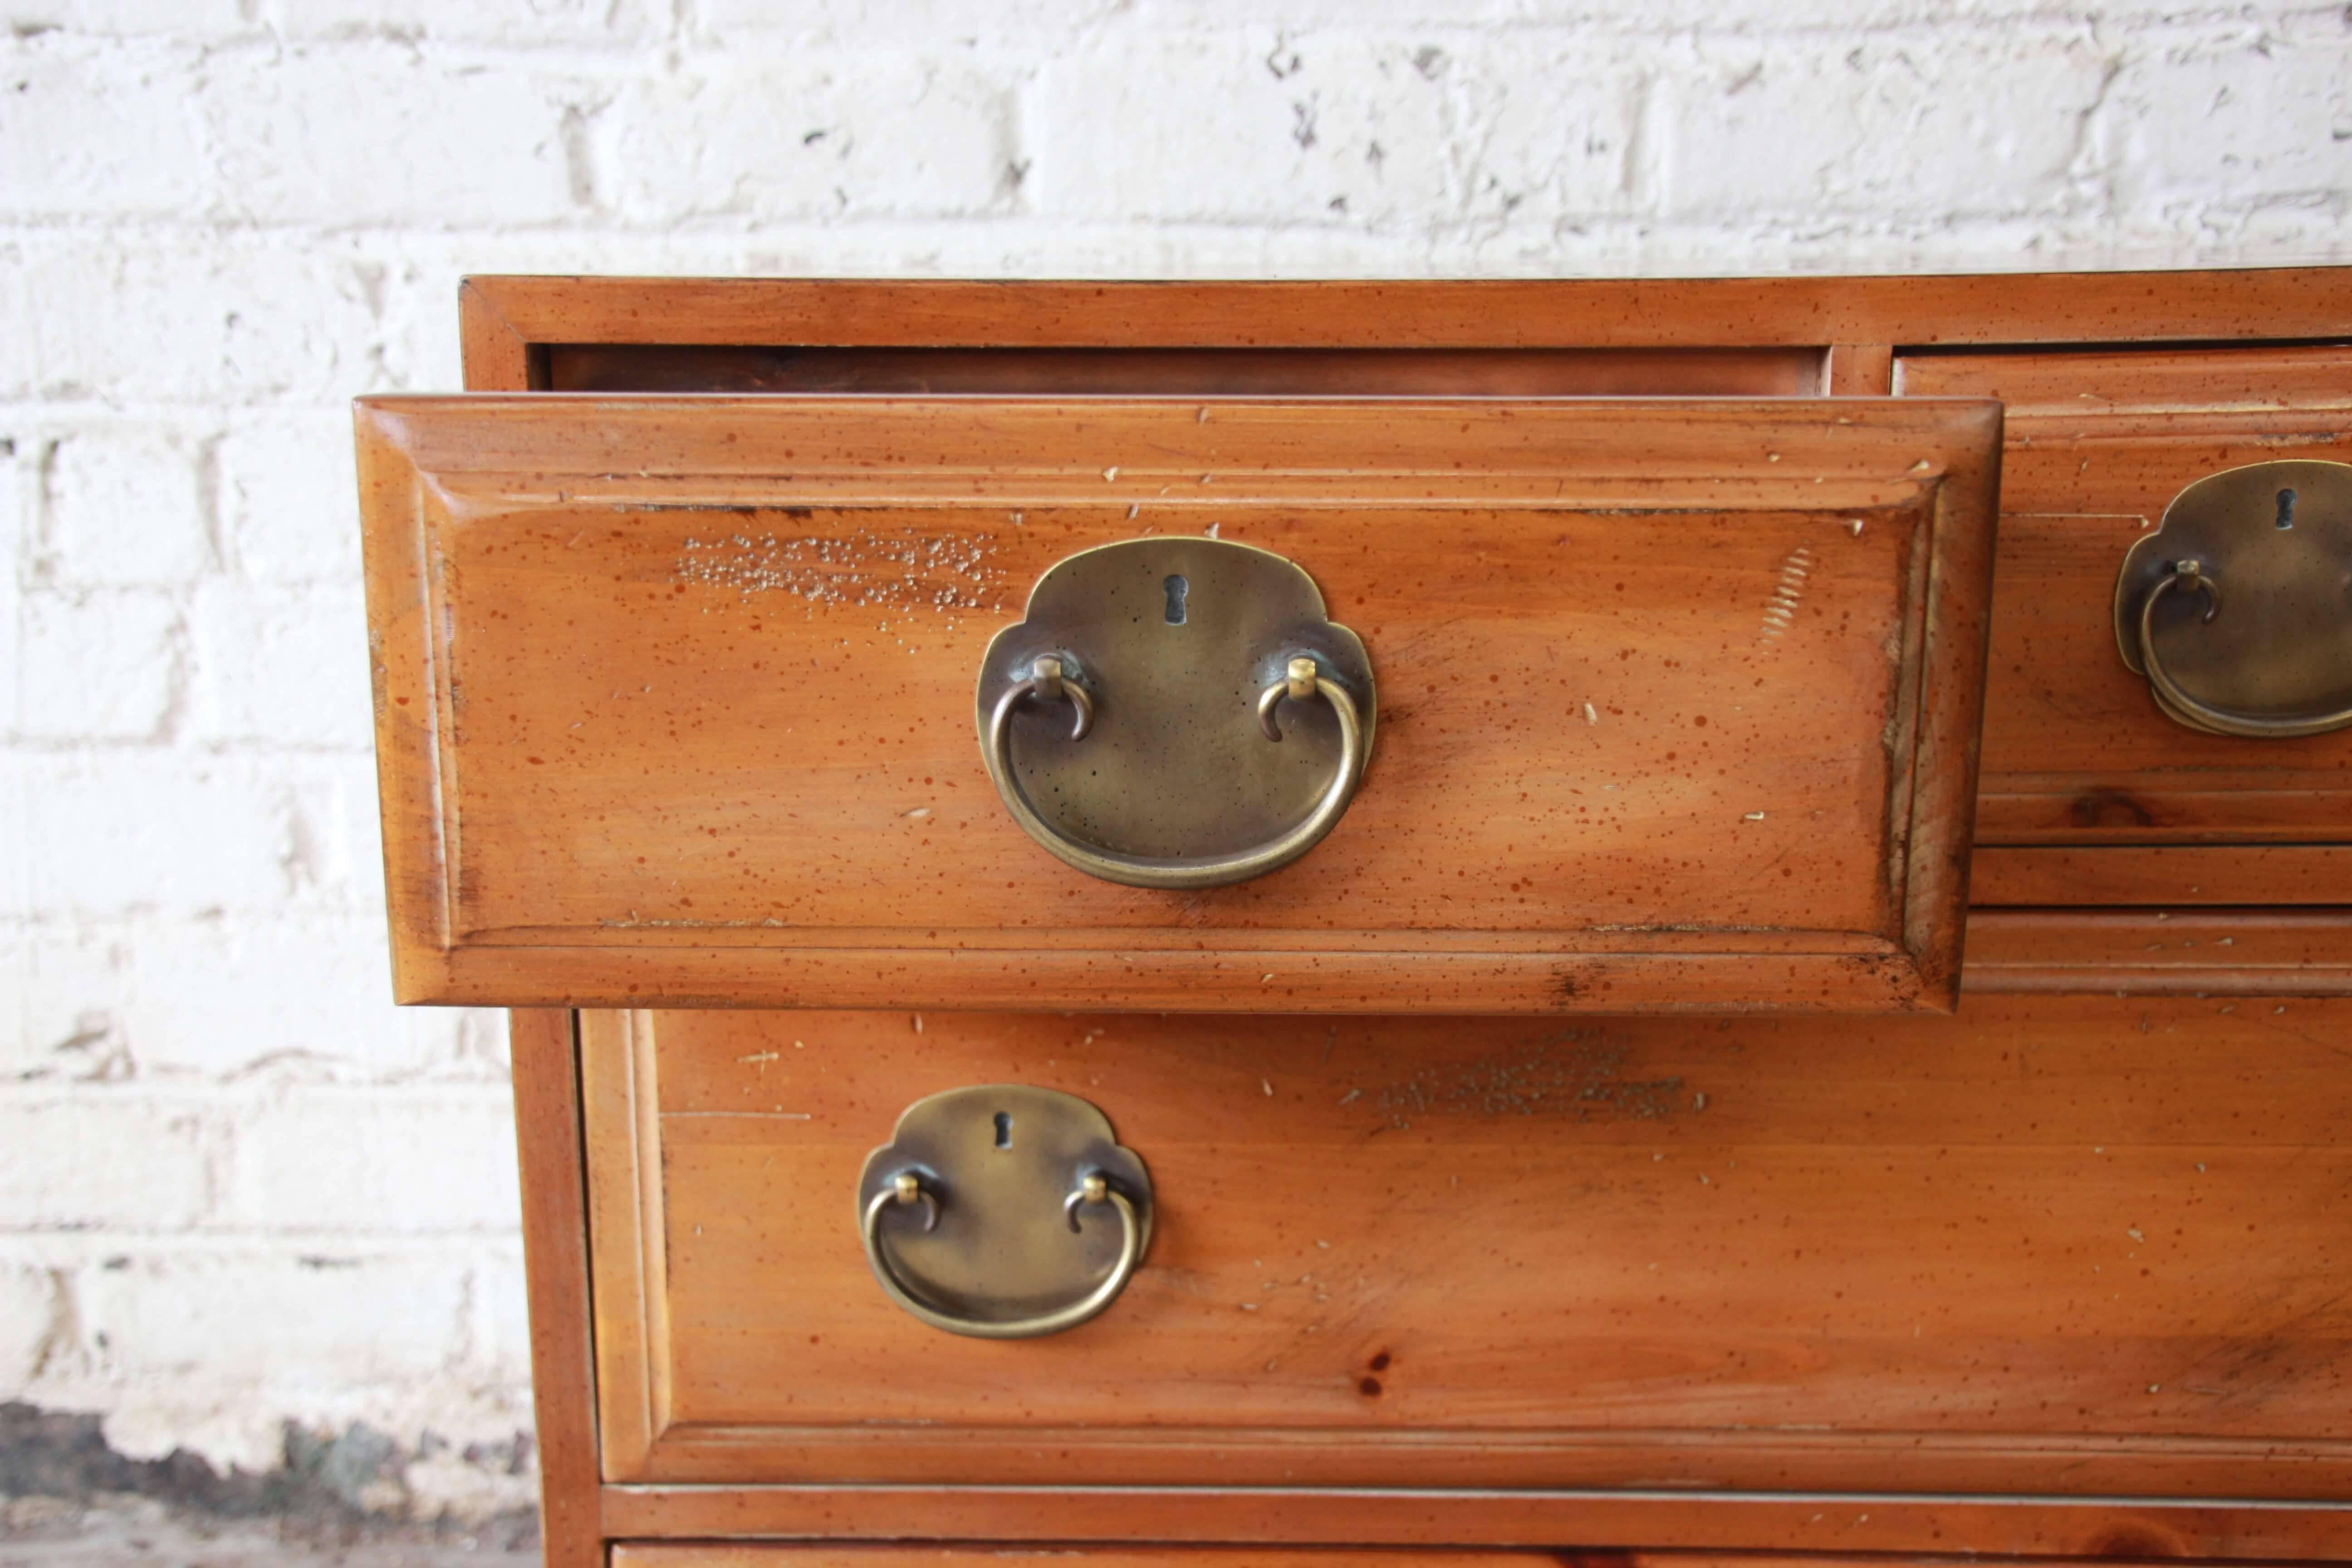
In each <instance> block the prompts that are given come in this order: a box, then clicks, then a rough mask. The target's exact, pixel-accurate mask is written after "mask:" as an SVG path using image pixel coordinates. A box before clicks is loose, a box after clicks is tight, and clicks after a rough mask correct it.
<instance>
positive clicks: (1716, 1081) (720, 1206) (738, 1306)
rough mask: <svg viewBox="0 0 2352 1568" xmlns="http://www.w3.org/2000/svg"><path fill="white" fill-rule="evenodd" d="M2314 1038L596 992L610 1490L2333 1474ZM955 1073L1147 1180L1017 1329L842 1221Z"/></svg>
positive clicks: (1949, 1021) (2062, 1017)
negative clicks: (1102, 1262)
mask: <svg viewBox="0 0 2352 1568" xmlns="http://www.w3.org/2000/svg"><path fill="white" fill-rule="evenodd" d="M2347 1025H2352V1003H2342V1002H2302V1001H2296V1002H2276V1003H2273V1002H2268V1001H2238V1002H2231V1001H2221V1000H2193V999H2156V1000H2117V999H2114V998H2104V999H2102V998H2080V997H2074V998H2056V997H2037V998H2018V999H1997V998H1977V999H1974V1000H1972V1001H1971V1002H1970V1003H1969V1005H1968V1006H1967V1008H1966V1009H1964V1011H1963V1012H1962V1013H1961V1014H1960V1015H1959V1016H1957V1017H1952V1018H1919V1017H1915V1018H1890V1019H1818V1020H1802V1019H1785V1018H1784V1019H1772V1018H1747V1019H1717V1020H1693V1019H1685V1020H1675V1019H1648V1020H1644V1019H1635V1018H1613V1019H1592V1020H1561V1021H1557V1022H1543V1021H1537V1020H1525V1021H1507V1020H1492V1021H1477V1020H1465V1019H1448V1020H1428V1021H1414V1020H1409V1019H1339V1020H1330V1021H1325V1020H1316V1019H1279V1018H1259V1019H1250V1020H1240V1019H1214V1018H1185V1017H1181V1016H1171V1017H1163V1018H1150V1017H1133V1016H1126V1017H1118V1016H1083V1015H1082V1016H1072V1017H1059V1016H1022V1015H986V1014H925V1015H921V1016H919V1017H918V1016H913V1015H908V1014H903V1013H901V1014H879V1013H865V1014H846V1013H803V1014H754V1013H737V1012H725V1011H716V1012H711V1011H705V1012H667V1013H645V1014H635V1015H625V1014H591V1015H587V1016H585V1017H584V1021H583V1049H584V1051H585V1058H584V1059H585V1060H586V1062H587V1063H588V1073H589V1078H590V1084H589V1090H588V1110H589V1116H590V1123H589V1146H590V1149H591V1151H592V1155H591V1159H592V1170H591V1183H592V1188H593V1190H594V1191H595V1193H596V1194H597V1203H596V1205H595V1223H596V1230H595V1238H594V1244H593V1248H592V1252H593V1257H594V1258H595V1260H596V1275H595V1288H596V1290H597V1292H598V1296H599V1304H598V1319H599V1323H600V1335H599V1356H600V1369H601V1374H602V1377H603V1379H604V1383H605V1384H606V1385H607V1387H608V1390H614V1391H615V1392H608V1394H607V1405H606V1409H607V1427H606V1459H605V1475H606V1478H607V1479H608V1480H614V1481H627V1482H643V1483H681V1482H692V1483H714V1482H717V1483H740V1484H745V1485H760V1484H777V1483H785V1482H790V1483H794V1484H814V1483H866V1484H875V1483H887V1484H920V1483H934V1482H943V1481H948V1480H953V1481H956V1482H960V1483H965V1484H974V1485H980V1484H997V1485H1052V1484H1056V1483H1064V1482H1067V1481H1069V1480H1070V1479H1071V1478H1072V1477H1073V1476H1083V1477H1085V1478H1086V1479H1087V1480H1088V1481H1089V1482H1091V1483H1099V1484H1104V1485H1177V1486H1244V1487H1245V1486H1259V1485H1283V1486H1302V1487H1303V1486H1315V1487H1330V1486H1339V1487H1454V1488H1465V1487H1466V1488H1482V1487H1483V1488H1604V1489H1606V1488H1628V1487H1631V1488H1637V1489H1638V1488H1644V1487H1668V1488H1700V1489H1719V1490H1741V1491H1764V1492H1785V1491H1790V1490H1799V1491H1825V1492H1854V1493H1881V1494H1887V1493H1907V1492H1930V1493H1937V1494H1950V1495H1955V1496H1957V1495H1959V1494H1969V1495H1978V1494H1986V1495H1990V1494H1996V1493H2019V1494H2036V1495H2044V1496H2064V1497H2071V1498H2075V1499H2084V1498H2092V1497H2098V1496H2130V1497H2141V1498H2151V1497H2174V1496H2199V1497H2205V1498H2214V1499H2231V1498H2236V1499H2269V1500H2297V1499H2302V1500H2321V1499H2325V1500H2338V1501H2341V1500H2352V1402H2347V1397H2346V1393H2347V1373H2352V1348H2347V1347H2352V1333H2348V1332H2347V1331H2352V1308H2347V1305H2346V1303H2345V1301H2344V1300H2343V1292H2342V1291H2341V1290H2340V1289H2337V1287H2336V1284H2335V1282H2334V1281H2335V1279H2336V1274H2337V1273H2338V1272H2339V1271H2340V1269H2341V1268H2342V1264H2343V1251H2344V1240H2343V1237H2342V1235H2341V1228H2342V1227H2341V1226H2338V1225H2337V1224H2336V1220H2335V1217H2334V1205H2335V1202H2336V1196H2337V1194H2340V1193H2341V1192H2343V1191H2344V1190H2345V1188H2346V1186H2347V1184H2352V1151H2347V1147H2346V1145H2345V1142H2344V1140H2343V1139H2342V1137H2341V1132H2340V1130H2341V1127H2342V1126H2343V1124H2344V1121H2345V1118H2346V1116H2347V1112H2352V1077H2347V1074H2346V1073H2345V1072H2344V1070H2343V1055H2342V1051H2343V1045H2342V1042H2343V1040H2344V1038H2345V1037H2346V1035H2347ZM991 1082H1021V1083H1033V1084H1039V1085H1044V1086H1046V1087H1052V1088H1058V1089H1066V1090H1067V1091H1069V1092H1072V1093H1076V1094H1079V1095H1081V1096H1084V1097H1085V1098H1087V1099H1088V1100H1091V1101H1093V1102H1094V1103H1096V1104H1097V1105H1098V1106H1100V1107H1101V1108H1102V1109H1103V1110H1104V1111H1105V1112H1106V1113H1107V1114H1108V1116H1109V1117H1110V1118H1111V1121H1112V1122H1113V1124H1114V1126H1115V1127H1116V1128H1117V1130H1118V1136H1119V1140H1120V1142H1122V1143H1124V1144H1125V1145H1127V1146H1128V1147H1129V1148H1131V1149H1133V1150H1135V1151H1136V1152H1138V1153H1139V1155H1140V1156H1141V1157H1142V1159H1143V1160H1144V1161H1145V1163H1146V1164H1147V1165H1148V1166H1149V1168H1150V1171H1151V1173H1152V1180H1153V1183H1154V1188H1155V1197H1156V1203H1157V1205H1158V1217H1157V1220H1156V1222H1155V1228H1154V1234H1153V1239H1152V1243H1151V1249H1150V1255H1149V1256H1148V1257H1147V1258H1146V1259H1145V1262H1144V1266H1143V1268H1142V1269H1141V1271H1140V1272H1139V1275H1138V1276H1137V1278H1136V1280H1135V1282H1134V1283H1133V1284H1132V1285H1131V1286H1130V1287H1129V1289H1128V1291H1127V1293H1126V1294H1125V1295H1124V1296H1123V1297H1122V1298H1121V1299H1120V1300H1119V1301H1118V1302H1117V1303H1116V1304H1115V1305H1114V1306H1113V1307H1112V1308H1111V1310H1109V1311H1108V1312H1107V1313H1106V1314H1105V1315H1104V1316H1103V1317H1101V1318H1100V1319H1098V1320H1097V1321H1095V1322H1093V1323H1090V1324H1088V1325H1087V1326H1086V1327H1084V1328H1081V1329H1078V1330H1076V1331H1072V1332H1069V1333H1066V1334H1062V1335H1058V1336H1055V1337H1054V1338H1052V1339H1048V1340H1041V1341H1032V1342H1012V1343H1004V1342H984V1341H973V1340H966V1339H961V1338H958V1337H955V1336H951V1335H948V1334H944V1333H940V1332H938V1331H933V1330H930V1329H929V1328H926V1327H924V1326H923V1325H921V1324H919V1323H918V1322H917V1321H914V1320H913V1319H912V1318H909V1317H908V1316H906V1315H905V1314H903V1313H901V1312H900V1311H899V1310H898V1309H896V1308H895V1307H893V1306H892V1305H890V1304H889V1302H888V1301H887V1300H886V1299H885V1298H884V1296H883V1295H882V1293H881V1290H880V1289H879V1288H878V1287H877V1285H875V1283H874V1282H873V1280H872V1279H871V1278H870V1277H869V1275H868V1273H867V1270H866V1262H865V1259H864V1258H863V1256H862V1253H861V1251H860V1248H859V1243H858V1238H857V1234H856V1224H855V1219H854V1215H853V1209H854V1203H853V1196H854V1193H855V1188H856V1178H857V1172H858V1168H859V1164H860V1162H861V1161H862V1160H863V1159H864V1157H865V1155H866V1152H867V1151H868V1150H869V1149H871V1148H873V1147H874V1146H875V1145H877V1144H878V1143H881V1142H886V1141H887V1137H888V1134H889V1130H890V1127H891V1125H892V1123H893V1121H894V1120H895V1119H896V1117H897V1115H898V1111H899V1110H901V1109H903V1108H904V1107H905V1106H906V1105H907V1104H908V1103H909V1102H911V1101H912V1100H916V1099H918V1098H919V1097H921V1096H923V1095H925V1094H929V1093H932V1092H935V1091H937V1090H940V1089H948V1088H951V1087H956V1086H959V1085H964V1084H975V1083H991ZM626 1096H635V1100H634V1101H633V1102H632V1103H631V1104H630V1105H624V1103H623V1098H616V1097H624V1098H625V1097H626ZM648 1097H650V1100H651V1101H652V1109H650V1110H649V1109H648V1106H647V1098H648ZM655 1171H658V1172H659V1173H660V1174H659V1179H658V1182H657V1184H652V1185H649V1177H648V1175H647V1173H651V1172H655ZM649 1194H650V1195H649ZM943 1223H945V1222H944V1221H943ZM639 1301H642V1302H643V1303H644V1306H643V1308H642V1310H640V1309H639V1308H637V1307H635V1306H633V1305H632V1303H634V1302H639ZM624 1385H625V1387H626V1388H627V1389H628V1390H630V1391H631V1392H628V1393H627V1394H625V1395H623V1394H620V1393H619V1392H617V1390H619V1389H620V1388H622V1387H623V1386H624ZM624 1405H625V1408H624ZM646 1412H651V1413H654V1414H652V1415H645V1414H639V1413H646ZM663 1412H666V1413H667V1415H666V1417H665V1416H664V1415H661V1414H660V1413H663ZM628 1421H635V1423H636V1425H635V1428H634V1430H625V1429H616V1428H619V1427H621V1426H623V1424H624V1423H625V1422H628ZM1482 1539H1483V1538H1482ZM1760 1544H1769V1542H1767V1543H1760Z"/></svg>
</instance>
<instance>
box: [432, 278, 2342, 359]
mask: <svg viewBox="0 0 2352 1568" xmlns="http://www.w3.org/2000/svg"><path fill="white" fill-rule="evenodd" d="M2344 281H2345V274H2344V271H2343V269H2342V268H2326V267H2305V268H2249V269H2236V270H2221V271H2207V272H2154V273H2148V272H2143V273H2131V272H2121V273H2114V272H2110V273H2056V274H2041V275H2031V274H2028V275H2013V276H1991V277H1944V278H1916V277H1888V278H1684V279H1579V280H1575V281H1547V282H1509V281H1492V282H1442V281H1429V282H1373V283H1364V282H1311V283H1253V282H1221V283H1112V282H1007V283H993V282H973V281H961V280H957V281H896V282H887V281H875V280H869V279H788V278H774V279H761V278H746V279H736V278H579V277H536V278H533V277H496V278H472V279H467V285H466V286H467V288H468V289H471V290H473V291H474V292H475V293H476V294H477V295H478V296H479V297H480V299H481V300H482V301H483V303H484V305H485V307H486V309H487V310H488V311H489V312H491V313H493V314H494V316H495V321H496V322H497V323H499V325H498V326H496V327H494V328H491V330H495V331H501V332H503V333H504V334H505V335H507V336H509V337H511V338H513V339H514V340H515V341H516V342H520V343H524V344H533V345H537V344H553V343H582V344H593V343H680V344H685V343H709V344H719V345H740V344H816V345H826V346H833V347H860V346H876V347H892V346H898V347H931V348H945V347H971V348H1260V349H1265V348H1307V349H1327V348H1333V347H1352V348H1454V349H1497V348H1633V349H1646V348H1701V349H1714V348H1725V347H1765V346H1775V345H1779V346H1801V347H1811V348H1826V347H1828V346H1829V345H1831V344H1833V343H1848V344H1857V345H1859V344H1871V343H1889V344H1906V345H1920V344H1982V345H1999V344H2015V343H2097V342H2216V341H2221V340H2230V339H2248V338H2328V339H2341V338H2346V337H2352V304H2347V300H2346V297H2345V288H2344ZM485 326H486V327H487V326H489V322H488V320H487V318H486V321H485Z"/></svg>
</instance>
